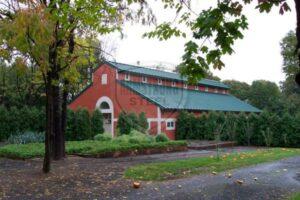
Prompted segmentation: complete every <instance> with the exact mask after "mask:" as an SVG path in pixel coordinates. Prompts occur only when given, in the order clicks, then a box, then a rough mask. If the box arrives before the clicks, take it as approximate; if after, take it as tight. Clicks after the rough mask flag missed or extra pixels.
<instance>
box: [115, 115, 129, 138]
mask: <svg viewBox="0 0 300 200" xmlns="http://www.w3.org/2000/svg"><path fill="white" fill-rule="evenodd" d="M117 128H118V130H119V132H120V134H121V135H128V134H130V131H131V129H132V119H130V117H129V116H128V114H127V113H125V112H124V111H122V112H121V113H120V115H119V119H118V123H117Z"/></svg>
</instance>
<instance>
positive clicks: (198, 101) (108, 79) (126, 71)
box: [69, 61, 260, 139]
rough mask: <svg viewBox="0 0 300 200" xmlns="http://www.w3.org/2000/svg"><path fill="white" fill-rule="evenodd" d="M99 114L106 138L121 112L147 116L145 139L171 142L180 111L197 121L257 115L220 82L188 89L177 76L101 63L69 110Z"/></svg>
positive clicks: (113, 131)
mask: <svg viewBox="0 0 300 200" xmlns="http://www.w3.org/2000/svg"><path fill="white" fill-rule="evenodd" d="M79 107H81V108H86V109H88V110H89V111H93V110H94V109H100V110H101V112H102V113H103V116H104V128H105V131H106V132H109V133H111V134H112V136H116V126H117V121H118V116H119V114H120V113H121V112H122V111H125V112H128V113H129V112H134V113H136V114H139V113H141V112H144V113H145V114H146V117H147V120H148V124H149V130H148V132H149V134H152V135H156V134H160V133H162V132H164V133H166V135H167V136H168V137H169V138H170V139H175V130H176V119H177V116H178V114H179V111H180V110H187V111H189V112H193V113H194V114H195V115H200V114H201V113H205V112H207V111H223V112H260V110H259V109H257V108H255V107H253V106H251V105H249V104H247V103H245V102H243V101H241V100H239V99H237V98H236V97H234V96H232V95H230V94H229V87H228V86H227V85H225V84H223V83H221V82H218V81H214V80H209V79H202V80H201V81H199V82H198V84H195V85H190V84H188V83H187V81H186V79H184V78H182V77H180V75H179V74H176V73H171V72H166V71H161V70H156V69H150V68H145V67H140V66H134V65H127V64H122V63H116V62H110V61H106V62H104V63H102V64H101V65H100V66H99V67H98V68H96V69H95V70H94V72H93V78H92V83H91V84H90V85H89V86H88V87H86V88H85V89H84V90H83V91H82V92H81V93H80V94H79V95H77V96H76V97H75V98H74V99H73V101H72V102H71V103H70V104H69V108H70V109H73V110H76V109H78V108H79Z"/></svg>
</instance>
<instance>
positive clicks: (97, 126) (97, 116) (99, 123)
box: [91, 109, 104, 135]
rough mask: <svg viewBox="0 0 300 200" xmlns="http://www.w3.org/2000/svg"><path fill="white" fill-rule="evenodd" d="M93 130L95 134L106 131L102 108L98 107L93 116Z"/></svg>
mask: <svg viewBox="0 0 300 200" xmlns="http://www.w3.org/2000/svg"><path fill="white" fill-rule="evenodd" d="M91 126H92V127H91V131H92V134H93V135H97V134H102V133H104V128H103V115H102V113H101V111H100V110H98V109H96V110H95V111H94V112H93V114H92V117H91Z"/></svg>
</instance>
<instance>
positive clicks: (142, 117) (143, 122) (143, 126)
mask: <svg viewBox="0 0 300 200" xmlns="http://www.w3.org/2000/svg"><path fill="white" fill-rule="evenodd" d="M138 121H139V130H140V131H141V132H143V133H146V132H147V129H148V126H149V125H148V121H147V117H146V113H144V112H141V113H140V114H139V117H138Z"/></svg>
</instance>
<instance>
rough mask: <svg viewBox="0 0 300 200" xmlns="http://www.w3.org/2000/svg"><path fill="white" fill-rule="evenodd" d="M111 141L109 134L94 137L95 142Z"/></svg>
mask: <svg viewBox="0 0 300 200" xmlns="http://www.w3.org/2000/svg"><path fill="white" fill-rule="evenodd" d="M111 139H112V137H111V134H110V133H103V134H97V135H95V136H94V140H97V141H110V140H111Z"/></svg>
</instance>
